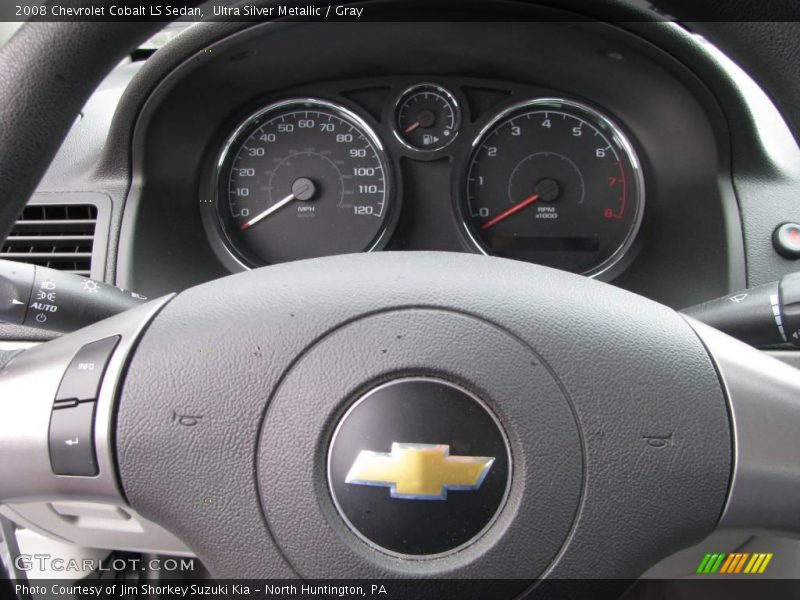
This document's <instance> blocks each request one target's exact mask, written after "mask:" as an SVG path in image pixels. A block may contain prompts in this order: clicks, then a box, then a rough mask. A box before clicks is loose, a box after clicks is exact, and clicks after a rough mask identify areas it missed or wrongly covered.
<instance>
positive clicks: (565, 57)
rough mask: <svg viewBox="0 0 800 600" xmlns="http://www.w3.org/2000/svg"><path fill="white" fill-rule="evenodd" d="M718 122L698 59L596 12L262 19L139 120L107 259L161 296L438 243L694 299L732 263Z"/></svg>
mask: <svg viewBox="0 0 800 600" xmlns="http://www.w3.org/2000/svg"><path fill="white" fill-rule="evenodd" d="M298 28H302V33H299V30H298ZM267 30H268V33H269V35H264V33H265V32H266V31H267ZM298 35H302V37H303V39H307V40H314V41H313V43H310V44H304V45H303V46H302V47H294V46H292V40H293V39H294V37H295V36H298ZM287 47H292V51H291V52H288V53H287V52H283V49H284V48H287ZM279 55H280V56H281V60H280V61H278V62H275V61H272V60H271V58H272V57H274V56H279ZM157 56H158V55H157V54H156V56H154V59H155V58H157ZM154 59H151V60H154ZM723 122H724V121H723V118H722V114H721V111H720V109H719V106H718V105H717V104H716V103H715V101H714V99H713V97H712V96H711V95H710V94H708V91H707V90H706V89H705V88H704V86H703V84H702V82H701V81H700V80H698V79H697V77H696V76H694V75H693V74H692V73H691V72H690V71H689V70H687V69H686V68H685V67H683V66H682V65H680V64H679V63H678V62H676V61H675V60H674V59H673V58H672V57H670V56H668V55H667V54H666V53H663V52H661V51H659V50H657V49H656V48H654V47H653V46H650V45H647V44H644V43H643V42H642V41H641V40H640V39H638V38H637V37H636V36H632V35H630V34H628V33H626V32H624V31H623V30H621V29H619V28H616V27H614V26H610V25H604V24H598V23H593V24H585V23H577V22H576V23H469V22H464V23H417V24H414V26H413V30H412V29H410V27H409V26H407V25H404V24H401V23H374V24H371V25H370V27H368V28H367V27H359V25H358V24H334V25H331V24H325V25H321V24H314V23H303V24H295V23H283V24H271V25H265V26H260V27H254V28H251V29H248V30H246V31H244V32H241V33H240V34H238V35H234V36H229V37H227V38H225V39H224V40H221V41H218V42H216V43H215V44H213V45H210V46H209V47H208V48H205V49H204V50H203V51H202V52H200V53H198V54H197V55H195V56H194V57H193V58H192V59H191V60H189V61H186V62H184V63H183V64H182V65H180V66H179V67H178V68H177V69H174V70H173V71H172V72H171V73H169V74H168V75H167V76H166V77H163V76H162V77H161V79H160V81H159V83H158V86H157V88H156V90H155V92H154V93H153V94H152V95H151V96H150V98H149V99H148V101H147V103H146V105H145V107H144V110H143V111H142V112H141V114H140V115H139V116H138V119H137V122H136V129H135V132H134V139H133V168H134V171H135V173H137V175H136V176H135V177H134V182H141V183H142V185H139V186H137V185H134V186H133V187H132V188H131V190H130V192H129V195H128V199H127V202H126V208H125V216H124V219H123V224H122V232H121V243H120V248H119V262H118V269H117V276H118V277H119V278H120V282H121V284H122V285H124V286H125V287H129V288H131V289H138V290H143V291H144V293H147V294H148V295H155V294H159V293H166V292H168V291H173V290H176V289H183V288H185V287H189V286H191V285H195V284H197V283H201V282H203V281H207V280H210V279H214V278H217V277H220V276H223V275H225V274H228V273H232V272H237V271H241V270H244V269H251V268H256V267H260V266H263V265H270V264H276V263H282V262H289V261H293V260H298V259H304V258H313V257H317V256H324V255H332V254H342V253H350V252H378V251H409V250H440V251H451V252H472V253H482V254H492V255H498V256H502V257H506V258H512V259H516V260H523V261H528V262H534V263H538V264H544V265H547V266H551V267H555V268H558V269H562V270H566V271H571V272H574V273H578V274H583V275H587V276H591V277H597V278H599V279H602V280H605V281H613V282H614V283H615V284H616V285H619V286H621V287H625V288H627V289H630V290H632V291H636V292H639V293H642V294H644V295H646V296H649V297H651V298H654V299H656V300H658V301H660V302H664V303H667V304H669V305H672V306H675V307H681V306H686V305H690V304H693V303H695V302H699V301H701V300H703V299H705V298H708V297H714V296H717V295H720V294H724V293H726V291H727V290H728V289H729V288H731V287H736V285H737V283H743V280H744V263H743V261H742V260H741V259H742V256H741V245H742V240H741V233H740V226H739V225H738V223H737V209H736V201H735V195H734V193H733V188H732V185H731V183H730V177H729V173H728V172H727V171H728V168H729V164H728V162H727V157H728V148H727V143H728V141H727V139H726V132H725V129H724V127H722V123H723ZM677 240H680V243H676V241H677Z"/></svg>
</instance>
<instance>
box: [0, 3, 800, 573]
mask: <svg viewBox="0 0 800 600" xmlns="http://www.w3.org/2000/svg"><path fill="white" fill-rule="evenodd" d="M679 8H680V7H673V8H672V12H674V13H675V14H678V15H680V14H681V13H680V12H679ZM157 27H158V25H157V24H153V23H136V24H133V23H131V24H112V23H29V24H26V25H25V26H24V27H23V28H22V29H21V30H20V31H19V32H18V33H17V35H16V36H14V38H13V39H12V40H11V41H10V42H9V43H8V45H7V46H6V47H4V48H3V49H2V50H1V51H0V82H2V84H1V85H0V120H1V121H2V123H3V127H2V128H0V197H2V198H3V201H2V205H0V232H2V233H3V234H5V233H6V232H7V231H8V230H9V228H10V227H11V225H12V223H13V221H14V218H15V217H16V215H17V213H18V211H19V209H20V208H21V207H22V206H24V204H25V202H26V200H27V198H28V197H29V195H30V193H31V192H32V191H33V189H34V188H35V185H36V183H37V181H38V180H39V178H40V176H41V175H42V173H43V172H44V170H45V168H46V167H47V165H48V164H49V162H50V160H51V159H52V157H53V155H54V152H55V150H56V149H57V147H58V145H59V143H60V141H61V140H62V139H63V137H64V135H65V134H66V132H67V130H68V128H69V126H70V124H71V122H72V121H73V119H74V117H75V115H76V114H77V113H78V111H79V108H80V106H81V105H82V103H83V102H84V101H85V99H86V98H87V96H88V95H89V94H90V92H91V91H92V90H93V89H94V88H95V86H96V84H97V83H98V81H99V80H100V78H101V77H102V76H103V75H104V74H105V73H106V72H107V71H108V70H110V69H111V67H112V66H113V65H114V64H116V63H117V62H118V60H119V59H120V57H121V56H123V55H124V53H126V52H128V51H129V50H130V48H132V47H133V46H135V45H136V43H137V42H138V41H139V40H141V39H143V38H145V37H146V36H147V35H148V34H150V33H151V32H152V31H154V30H155V29H156V28H157ZM695 28H696V29H698V30H701V31H703V33H705V34H706V35H707V37H708V38H710V39H711V41H713V42H716V43H717V44H719V45H720V46H721V47H722V48H723V49H724V50H726V51H728V52H729V53H730V54H731V55H732V56H734V57H735V58H737V59H738V60H740V62H741V64H742V65H743V66H744V67H745V68H748V67H749V70H750V72H751V73H752V74H753V76H754V77H755V78H756V79H758V80H759V81H760V83H761V84H762V85H763V86H764V88H765V89H766V90H767V92H768V93H769V94H770V95H771V96H772V98H773V99H774V100H775V101H776V103H777V105H778V106H779V107H781V108H782V110H783V112H784V116H785V117H786V118H787V120H788V122H789V124H790V126H791V127H792V130H793V132H794V134H795V136H796V137H797V139H800V54H798V51H797V47H798V46H797V44H796V43H794V41H793V42H791V43H785V40H786V37H787V36H789V35H791V36H794V38H793V40H797V39H798V37H797V33H798V27H797V26H796V24H770V23H738V24H735V23H716V24H715V23H710V22H709V23H699V24H697V25H696V26H695ZM92 353H94V354H92ZM76 356H78V357H80V356H83V357H84V359H86V356H89V357H90V358H91V360H93V361H95V362H96V363H97V364H101V365H104V369H105V370H104V375H103V376H102V380H100V379H98V380H97V382H96V386H95V390H94V392H93V393H94V394H95V395H94V396H93V397H88V398H87V400H91V402H83V403H79V405H80V406H87V407H89V406H91V408H90V409H88V410H90V411H93V418H94V423H95V425H94V427H95V434H94V441H95V450H96V463H95V464H94V465H93V468H94V470H93V471H92V470H91V469H90V470H89V472H87V473H72V474H67V475H55V474H53V472H52V469H51V464H50V459H49V454H48V426H49V424H50V423H51V418H53V417H52V415H53V413H54V409H53V400H54V399H56V398H57V396H58V395H59V394H60V391H59V386H62V385H65V384H64V382H62V375H63V374H64V372H65V371H67V370H68V369H69V368H71V367H70V365H74V359H75V360H77V359H76ZM101 370H102V369H101ZM98 377H99V375H98ZM65 381H66V378H65ZM101 384H102V385H101ZM98 386H99V392H97V389H98ZM90 396H91V394H90ZM0 398H2V400H0V456H2V457H3V459H2V461H0V501H2V502H19V501H26V500H38V499H51V498H59V497H68V498H73V499H75V498H77V499H89V500H99V501H104V500H106V501H124V502H127V503H128V504H129V505H130V506H131V507H133V508H134V509H135V510H136V511H138V512H139V513H140V514H142V515H144V516H145V517H147V518H149V519H151V520H153V521H155V522H156V523H159V524H161V525H163V526H164V527H165V528H167V529H168V530H170V531H172V532H174V533H175V534H176V535H177V536H178V537H179V538H181V539H182V540H184V541H185V542H186V543H187V544H188V545H189V547H190V548H192V550H193V551H195V552H196V553H197V555H198V556H199V557H200V558H201V559H202V561H203V562H204V564H205V565H206V566H207V567H208V568H209V570H210V571H211V573H212V574H213V575H214V576H217V577H225V578H227V577H235V578H239V577H271V578H272V577H274V578H282V577H297V576H300V577H314V578H336V577H350V578H364V579H376V578H394V577H398V578H399V577H425V578H440V577H442V578H443V577H447V578H462V577H466V578H497V579H504V578H507V579H527V580H532V579H537V578H576V579H577V578H593V577H602V578H607V579H611V578H633V577H636V576H638V575H640V574H641V573H642V572H643V571H644V570H645V569H647V568H648V567H649V566H651V565H652V564H654V563H656V562H657V561H658V560H660V559H661V558H663V557H665V556H667V555H669V554H670V553H672V552H675V551H677V550H678V549H681V548H684V547H686V546H688V545H690V544H691V543H693V542H696V541H698V540H700V539H702V538H703V537H704V536H706V535H708V534H709V533H711V532H712V531H714V530H715V529H717V528H753V529H759V528H766V529H772V530H777V531H786V532H794V533H797V532H800V435H798V433H797V432H798V431H800V401H798V398H800V374H799V373H798V372H797V371H795V370H794V369H792V368H790V367H788V366H785V365H783V364H781V363H779V362H778V361H776V360H773V359H771V358H768V357H767V356H765V355H763V354H762V353H760V352H758V351H756V350H755V349H753V348H751V347H749V346H747V345H744V344H742V343H740V342H738V341H736V340H734V339H732V338H729V337H727V336H726V335H724V334H722V333H720V332H717V331H715V330H713V329H711V328H709V327H706V326H704V325H702V324H700V323H698V322H695V321H692V320H690V319H688V318H686V317H684V316H681V315H679V314H678V313H676V312H674V311H673V310H671V309H669V308H667V307H665V306H662V305H659V304H657V303H655V302H652V301H650V300H647V299H644V298H642V297H639V296H636V295H634V294H631V293H628V292H626V291H623V290H621V289H618V288H615V287H613V286H611V285H607V284H604V283H600V282H597V281H593V280H588V279H586V278H583V277H579V276H575V275H571V274H567V273H563V272H559V271H555V270H551V269H547V268H543V267H536V266H532V265H528V264H522V263H517V262H512V261H506V260H502V259H497V258H489V257H481V256H474V255H454V254H445V253H376V254H371V255H349V256H338V257H333V258H325V259H315V260H311V261H303V262H298V263H290V264H284V265H278V266H273V267H268V268H264V269H258V270H255V271H252V272H247V273H243V274H238V275H233V276H230V277H226V278H224V279H220V280H217V281H212V282H209V283H206V284H203V285H201V286H198V287H195V288H192V289H189V290H186V291H185V292H182V293H180V294H178V295H177V296H170V297H165V298H161V299H159V300H155V301H152V302H150V303H148V304H146V305H143V306H141V307H139V308H136V309H133V310H131V311H128V312H126V313H123V314H120V315H118V316H116V317H113V318H111V319H108V320H106V321H103V322H100V323H98V324H96V325H93V326H91V327H88V328H85V329H83V330H80V331H78V332H75V333H73V334H69V335H66V336H64V337H62V338H59V339H57V340H54V341H51V342H47V343H45V344H41V345H40V346H38V347H36V348H33V349H31V350H28V351H26V352H25V353H23V354H21V355H18V356H17V357H15V358H14V360H12V361H11V362H10V363H9V365H8V366H7V367H6V368H5V369H4V370H3V371H2V372H0ZM22 399H25V401H24V402H23V401H22ZM23 404H24V406H22V405H23ZM73 408H74V407H73ZM58 410H62V409H61V408H57V409H55V412H57V411H58ZM50 426H51V427H52V425H50ZM68 468H69V467H68Z"/></svg>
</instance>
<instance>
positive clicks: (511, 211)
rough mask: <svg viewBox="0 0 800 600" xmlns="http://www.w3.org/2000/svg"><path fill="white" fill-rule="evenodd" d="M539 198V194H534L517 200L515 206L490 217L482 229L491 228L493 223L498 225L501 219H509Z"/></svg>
mask: <svg viewBox="0 0 800 600" xmlns="http://www.w3.org/2000/svg"><path fill="white" fill-rule="evenodd" d="M538 199H539V194H534V195H533V196H529V197H528V198H525V200H523V201H522V202H517V203H516V204H515V205H514V206H512V207H511V208H509V209H508V210H504V211H503V212H501V213H500V214H499V215H497V216H496V217H493V218H492V219H489V220H488V221H486V223H484V224H483V225H481V229H482V230H483V229H489V227H491V226H492V225H497V224H498V223H499V222H500V221H503V220H505V219H507V218H508V217H510V216H511V215H513V214H514V213H516V212H519V211H521V210H522V209H523V208H525V207H526V206H530V205H531V204H533V203H534V202H536V201H537V200H538Z"/></svg>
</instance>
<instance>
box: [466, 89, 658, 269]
mask: <svg viewBox="0 0 800 600" xmlns="http://www.w3.org/2000/svg"><path fill="white" fill-rule="evenodd" d="M542 106H552V107H553V109H554V110H559V109H564V108H566V109H572V110H574V111H578V112H583V113H584V115H585V116H586V117H587V120H588V121H589V122H591V123H592V124H594V125H595V126H597V127H598V128H599V129H601V130H606V131H608V132H610V134H611V139H612V141H613V142H615V143H616V144H617V145H618V146H619V147H620V148H621V149H622V151H623V152H624V153H625V154H626V155H627V157H628V160H629V161H630V163H631V169H632V171H633V177H634V179H635V181H636V188H637V196H638V198H637V203H636V215H634V220H633V226H632V227H631V229H630V230H629V231H628V235H627V236H626V237H625V240H623V242H622V244H621V245H620V246H619V248H617V249H616V250H615V251H614V253H613V254H612V255H611V256H609V257H608V258H607V259H606V260H605V261H603V262H602V263H600V264H599V265H597V266H596V267H595V268H593V269H590V270H589V271H585V272H584V273H581V275H585V276H587V277H592V278H599V279H603V280H608V279H611V278H612V277H613V276H615V275H617V274H619V272H621V271H622V268H621V267H622V264H621V261H622V259H623V258H624V257H625V256H626V255H627V252H628V250H630V248H631V246H632V245H633V242H634V241H635V240H636V236H637V235H638V234H639V229H640V227H641V225H642V218H643V215H644V205H645V185H644V174H643V173H642V167H641V161H640V160H639V156H638V155H637V154H636V151H635V150H634V148H633V144H631V142H630V140H629V139H628V137H627V136H626V135H625V133H624V132H623V131H622V129H621V128H620V127H619V125H617V124H616V123H615V122H614V121H613V120H611V119H610V118H609V117H607V116H606V115H604V114H603V113H601V112H599V111H598V110H596V109H594V108H592V107H590V106H588V105H586V104H583V103H581V102H576V101H574V100H567V99H566V98H559V97H555V96H548V97H542V98H533V99H529V100H524V101H522V102H518V103H516V104H512V105H511V106H509V107H506V108H505V109H503V110H501V111H500V112H499V113H497V114H496V115H495V116H493V117H492V118H491V119H490V120H489V121H488V122H487V123H486V124H485V125H484V126H483V127H482V128H481V130H480V131H479V132H478V135H477V136H476V137H475V139H474V140H473V141H472V149H471V151H470V153H469V157H468V158H467V164H466V170H465V173H464V175H463V177H464V179H465V180H466V178H468V177H469V172H470V169H471V166H472V161H473V158H474V156H475V152H476V151H477V149H478V148H479V147H480V146H481V144H482V143H483V141H484V140H485V138H486V136H487V135H488V134H489V133H490V132H491V131H492V130H493V129H494V128H495V127H496V126H497V124H498V123H500V122H501V121H503V120H505V119H506V118H508V117H509V116H510V115H512V114H514V113H516V112H520V111H523V110H525V109H528V108H531V107H542ZM462 190H463V197H462V198H459V200H458V206H459V211H460V217H461V219H460V220H461V225H462V228H463V229H464V231H465V232H466V234H467V237H468V239H469V241H470V242H471V244H472V245H473V246H474V247H475V249H476V250H478V251H479V252H480V253H481V254H485V255H487V256H488V255H491V253H490V252H489V251H488V250H487V249H486V247H485V246H484V244H483V242H482V241H481V240H480V239H479V238H478V237H477V236H476V235H475V233H474V232H473V231H472V226H471V225H470V223H469V221H468V218H467V214H466V212H465V209H466V206H467V203H468V200H467V187H466V184H465V185H464V187H463V188H462Z"/></svg>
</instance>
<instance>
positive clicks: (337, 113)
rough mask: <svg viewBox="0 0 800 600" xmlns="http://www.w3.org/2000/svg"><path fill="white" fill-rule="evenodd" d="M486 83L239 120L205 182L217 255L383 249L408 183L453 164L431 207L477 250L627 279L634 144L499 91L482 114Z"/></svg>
mask: <svg viewBox="0 0 800 600" xmlns="http://www.w3.org/2000/svg"><path fill="white" fill-rule="evenodd" d="M473 85H474V82H470V81H467V80H464V81H448V82H442V81H439V80H435V79H424V78H420V79H419V80H415V81H401V82H394V81H392V82H387V83H386V85H385V86H376V87H375V88H370V90H371V91H369V90H368V92H367V93H365V94H346V93H344V92H343V90H342V89H337V90H334V91H331V90H330V89H323V90H320V93H313V92H314V91H315V90H307V91H306V90H304V93H302V94H300V93H298V94H287V95H285V96H282V97H275V98H271V99H269V100H265V101H262V102H260V103H256V104H254V105H253V106H251V107H249V108H246V109H244V110H243V111H241V112H239V113H237V115H235V116H234V117H233V118H232V119H231V123H232V126H228V127H227V128H224V130H223V131H220V135H219V136H218V138H219V139H218V142H217V143H216V144H215V145H214V147H213V148H212V150H211V151H212V153H213V157H212V160H210V161H209V164H210V165H211V166H210V168H209V170H208V171H209V172H208V173H207V174H206V176H205V178H204V180H205V182H206V183H205V185H206V186H207V192H208V193H207V194H206V195H208V196H210V197H212V198H213V201H212V202H207V203H204V204H202V205H201V206H202V210H203V215H202V216H203V222H204V224H205V227H206V231H207V232H208V234H209V238H210V239H211V241H212V246H213V247H214V249H215V251H216V252H217V255H218V256H219V257H220V258H221V259H222V261H223V262H224V263H225V264H226V265H227V266H228V267H229V268H231V269H232V270H241V269H249V268H254V267H259V266H263V265H269V264H276V263H281V262H288V261H293V260H299V259H305V258H314V257H319V256H326V255H333V254H343V253H351V252H372V251H377V250H381V249H384V248H386V247H387V244H389V243H390V241H391V240H392V238H393V235H394V234H395V228H396V226H397V223H398V221H399V220H400V216H401V214H402V212H403V211H404V210H411V209H410V208H408V207H405V208H404V204H405V203H404V201H403V200H404V198H403V192H402V187H403V186H402V184H401V182H402V181H403V180H404V179H407V177H408V174H407V173H405V174H404V173H403V171H404V170H407V169H409V168H410V166H411V164H412V163H429V162H430V163H432V162H440V163H441V162H444V163H446V164H447V165H448V167H447V168H446V169H439V170H438V171H437V173H440V175H438V177H439V178H441V177H442V175H441V174H444V175H445V176H446V180H447V181H446V186H447V189H449V197H448V198H442V197H441V196H440V195H436V194H432V197H430V198H426V199H425V201H426V202H441V203H447V204H448V206H450V207H451V210H450V213H451V219H452V221H453V222H454V223H455V224H456V225H457V229H458V231H459V232H460V236H461V239H462V241H463V249H465V250H467V251H472V252H476V253H483V254H489V255H496V256H501V257H504V258H510V259H516V260H522V261H528V262H532V263H537V264H542V265H546V266H550V267H554V268H558V269H562V270H567V271H571V272H574V273H580V274H584V275H588V276H601V277H604V278H610V277H613V276H614V275H615V274H616V273H617V272H619V269H620V264H621V262H624V261H622V259H623V258H624V257H625V256H626V253H627V252H628V251H629V249H630V248H631V246H632V244H633V242H634V240H635V238H636V235H637V233H638V230H639V226H640V224H641V222H642V215H643V211H644V203H645V177H644V173H643V169H642V162H641V160H640V159H639V157H638V155H637V151H636V144H635V143H634V141H633V139H632V135H631V132H629V131H627V130H626V128H625V127H624V125H623V124H622V123H620V122H618V121H617V119H616V118H615V117H614V116H613V115H611V114H609V111H608V110H606V109H604V108H602V107H599V106H594V105H593V104H592V103H591V101H589V100H586V99H581V98H574V97H566V96H564V95H558V94H554V93H545V90H526V89H513V90H502V91H499V90H501V88H502V85H501V84H499V83H498V84H494V88H495V89H496V90H498V91H497V93H495V94H494V95H492V96H491V97H492V101H491V102H484V103H482V104H481V103H476V102H475V101H474V99H470V97H469V96H468V93H467V92H466V91H465V90H467V89H470V86H473ZM481 85H482V86H484V87H486V86H487V84H486V83H484V82H481ZM404 175H405V176H404ZM440 183H441V182H440ZM421 188H422V191H421V193H422V194H425V193H426V190H425V186H424V185H423V186H421ZM433 196H435V197H433ZM408 249H425V248H408Z"/></svg>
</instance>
